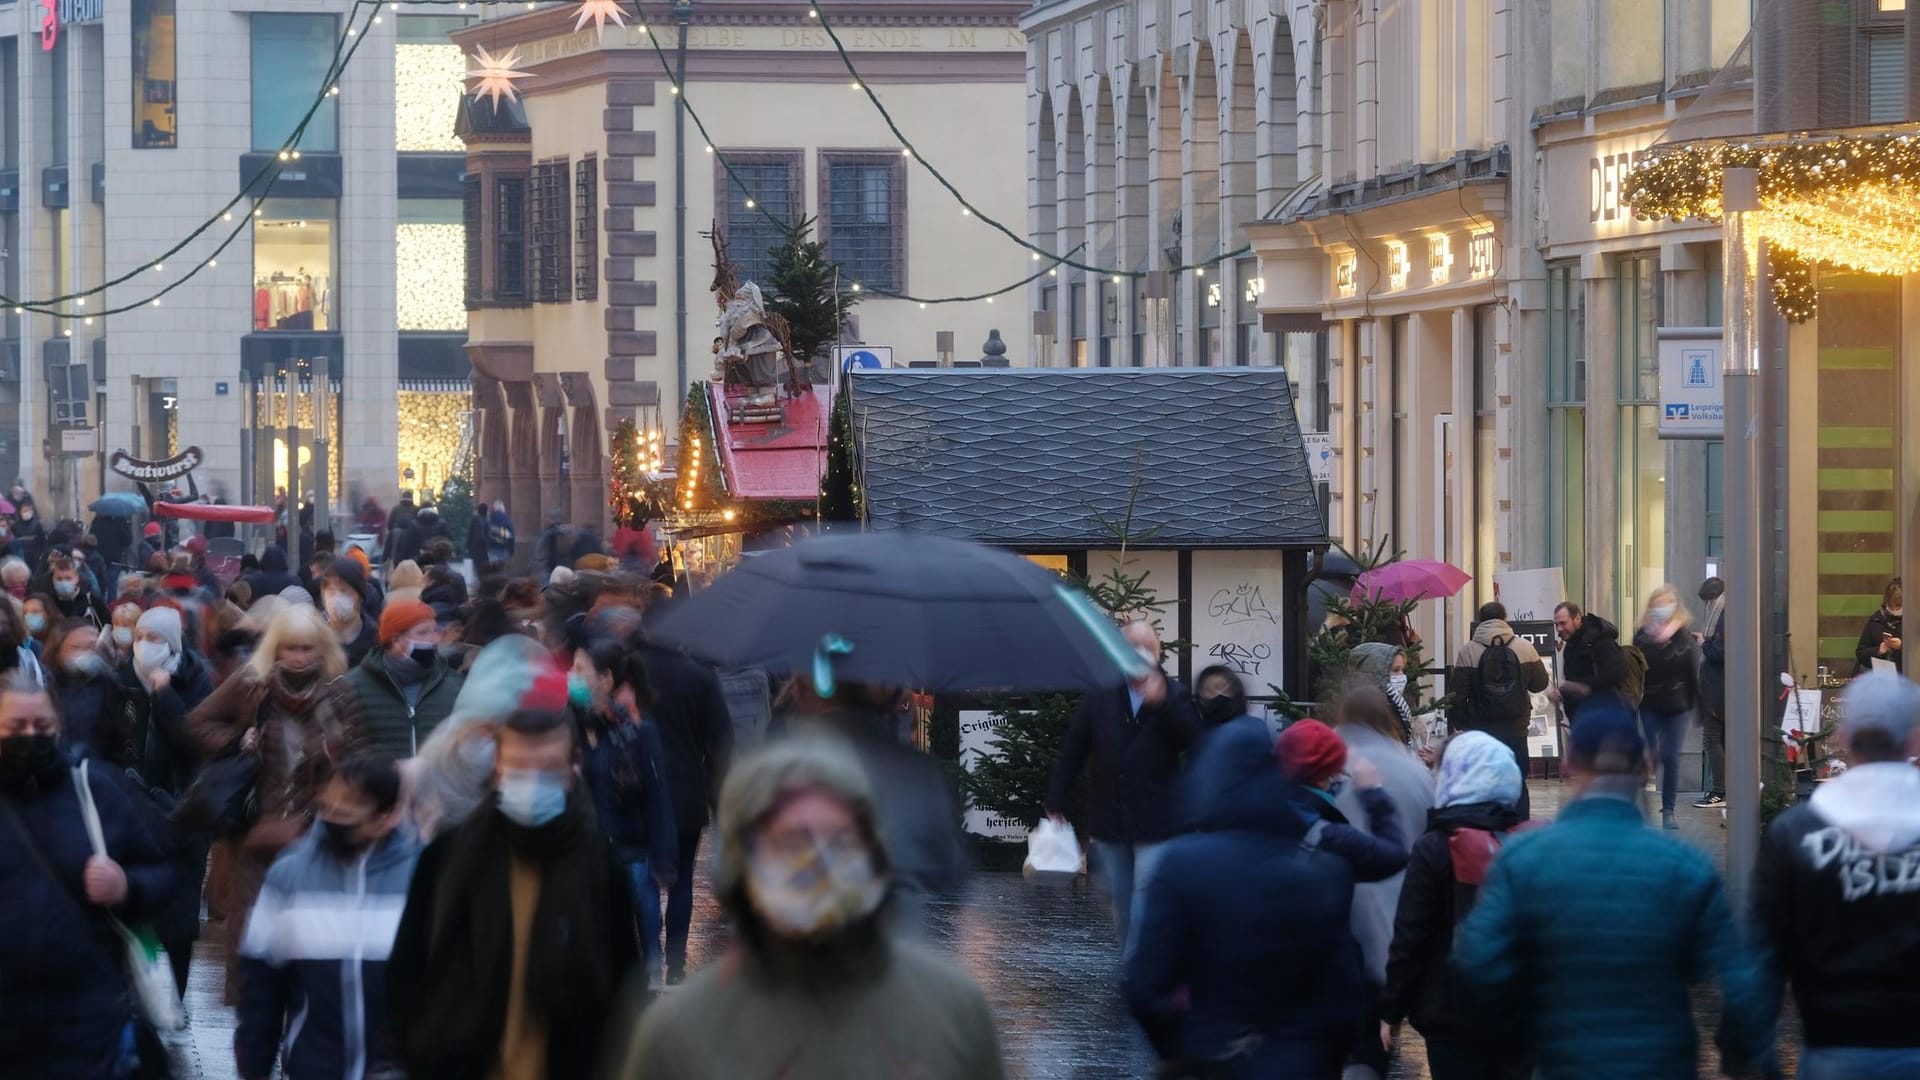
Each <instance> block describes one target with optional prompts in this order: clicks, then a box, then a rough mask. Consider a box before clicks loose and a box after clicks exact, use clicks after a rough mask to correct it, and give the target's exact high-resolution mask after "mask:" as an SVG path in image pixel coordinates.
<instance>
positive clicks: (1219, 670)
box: [1193, 664, 1280, 736]
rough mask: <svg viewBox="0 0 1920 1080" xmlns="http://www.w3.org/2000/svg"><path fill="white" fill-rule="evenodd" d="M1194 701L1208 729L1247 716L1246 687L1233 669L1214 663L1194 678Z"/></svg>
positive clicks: (1275, 732)
mask: <svg viewBox="0 0 1920 1080" xmlns="http://www.w3.org/2000/svg"><path fill="white" fill-rule="evenodd" d="M1193 703H1194V707H1195V708H1196V709H1198V710H1199V712H1200V722H1201V723H1202V724H1204V725H1206V726H1207V728H1209V729H1212V728H1217V727H1219V726H1220V725H1222V724H1225V723H1227V722H1229V721H1233V720H1238V719H1240V718H1241V717H1243V716H1245V715H1247V687H1246V684H1245V683H1242V682H1241V681H1240V676H1239V675H1238V674H1237V673H1235V672H1234V670H1233V669H1232V668H1230V667H1227V666H1226V665H1225V664H1215V665H1213V666H1212V667H1209V668H1207V669H1205V670H1203V671H1201V672H1200V677H1199V678H1197V679H1195V680H1194V681H1193ZM1279 733H1280V732H1279V729H1278V728H1275V729H1273V734H1274V735H1276V736H1277V735H1279Z"/></svg>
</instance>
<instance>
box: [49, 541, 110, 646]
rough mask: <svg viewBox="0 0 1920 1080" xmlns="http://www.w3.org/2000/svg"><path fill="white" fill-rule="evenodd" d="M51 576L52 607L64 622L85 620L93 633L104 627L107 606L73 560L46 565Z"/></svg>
mask: <svg viewBox="0 0 1920 1080" xmlns="http://www.w3.org/2000/svg"><path fill="white" fill-rule="evenodd" d="M48 570H49V571H51V573H52V576H53V603H54V606H55V607H56V608H58V609H59V613H60V617H61V618H63V619H84V620H86V621H87V622H88V623H90V624H92V626H93V628H94V629H95V630H98V629H100V628H101V627H103V626H106V625H107V605H106V602H105V601H103V600H102V599H100V594H99V593H96V592H94V591H93V587H92V586H91V585H89V584H88V583H87V576H86V575H85V574H83V573H81V567H80V563H79V562H77V561H76V560H74V559H72V558H59V557H56V558H54V559H53V560H52V561H51V562H50V563H49V564H48Z"/></svg>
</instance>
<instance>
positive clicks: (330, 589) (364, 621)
mask: <svg viewBox="0 0 1920 1080" xmlns="http://www.w3.org/2000/svg"><path fill="white" fill-rule="evenodd" d="M366 584H367V579H366V575H365V573H364V572H362V571H361V569H360V564H359V563H357V562H354V561H353V560H351V559H335V560H334V562H333V569H331V570H329V571H327V574H326V576H325V577H323V578H321V579H320V610H321V611H323V612H325V613H326V616H327V625H328V626H329V627H331V628H332V629H333V634H334V636H335V637H336V638H338V639H339V640H340V647H341V648H342V649H344V650H346V654H347V666H348V667H350V668H357V667H359V666H360V662H361V661H362V660H365V659H366V658H367V656H368V654H370V653H372V652H373V651H374V649H375V648H377V647H378V646H379V644H380V628H379V626H378V625H377V624H376V623H375V622H374V619H373V616H372V615H370V614H368V613H367V611H366V610H365V608H366V599H367V595H366Z"/></svg>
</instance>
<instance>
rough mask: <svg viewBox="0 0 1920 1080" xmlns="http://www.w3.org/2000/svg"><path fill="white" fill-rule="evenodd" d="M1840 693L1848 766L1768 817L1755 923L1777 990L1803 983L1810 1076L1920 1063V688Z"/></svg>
mask: <svg viewBox="0 0 1920 1080" xmlns="http://www.w3.org/2000/svg"><path fill="white" fill-rule="evenodd" d="M1841 701H1842V705H1843V709H1842V712H1841V715H1842V716H1843V717H1844V719H1843V720H1842V721H1841V728H1840V738H1841V741H1842V742H1844V743H1845V745H1846V748H1847V761H1848V763H1849V767H1848V769H1847V771H1846V772H1844V773H1841V774H1840V775H1839V776H1836V777H1834V778H1833V779H1832V780H1830V781H1828V782H1826V783H1825V784H1822V785H1820V788H1819V790H1817V791H1815V792H1814V793H1813V798H1812V799H1810V800H1808V801H1806V802H1803V803H1801V804H1800V805H1798V806H1796V807H1794V808H1792V809H1791V810H1788V811H1787V812H1786V813H1784V814H1781V815H1780V817H1779V818H1778V819H1776V820H1775V821H1774V823H1773V826H1772V827H1771V828H1769V829H1768V830H1767V833H1766V837H1765V838H1764V840H1763V841H1762V843H1761V848H1760V858H1759V861H1758V863H1757V865H1756V866H1755V868H1754V875H1753V916H1754V923H1755V928H1756V929H1757V931H1758V933H1759V936H1760V938H1761V940H1762V942H1763V944H1764V945H1765V946H1766V952H1767V956H1768V959H1769V960H1770V964H1769V965H1768V981H1769V988H1770V989H1771V990H1773V992H1774V996H1775V999H1776V1002H1777V1000H1778V997H1779V988H1780V984H1781V982H1782V981H1783V980H1784V981H1790V982H1791V983H1792V984H1793V1000H1794V1002H1795V1004H1796V1005H1797V1006H1798V1007H1799V1013H1800V1021H1801V1025H1802V1029H1803V1032H1804V1037H1805V1040H1806V1050H1805V1051H1804V1052H1803V1053H1802V1055H1801V1058H1800V1075H1801V1076H1803V1077H1806V1078H1807V1080H1819V1078H1823V1077H1836V1076H1920V1028H1917V1027H1916V1026H1915V1025H1914V1023H1913V1016H1914V1015H1915V1010H1916V1009H1920V876H1916V874H1915V873H1914V868H1915V867H1917V866H1920V770H1917V769H1915V768H1914V767H1913V766H1912V765H1909V764H1908V763H1907V759H1908V758H1910V757H1912V756H1914V755H1915V754H1920V691H1916V690H1915V689H1914V686H1913V684H1912V683H1909V682H1907V681H1906V680H1904V679H1902V678H1901V677H1899V676H1898V675H1895V674H1893V673H1891V672H1872V673H1869V674H1866V675H1863V676H1861V677H1860V678H1858V679H1855V680H1854V681H1853V683H1852V685H1850V686H1848V687H1847V689H1846V691H1845V693H1844V694H1842V696H1841Z"/></svg>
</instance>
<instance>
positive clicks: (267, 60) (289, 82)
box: [253, 13, 340, 152]
mask: <svg viewBox="0 0 1920 1080" xmlns="http://www.w3.org/2000/svg"><path fill="white" fill-rule="evenodd" d="M338 34H339V29H338V23H337V22H336V20H335V19H334V17H333V16H332V15H269V14H265V13H258V14H255V15H254V16H253V148H254V149H255V150H278V149H280V147H281V146H283V145H284V144H285V143H286V141H287V138H288V137H289V136H291V135H292V134H293V132H294V129H295V128H298V127H299V126H300V120H301V118H302V117H304V116H305V115H306V114H307V109H308V108H309V107H310V106H312V105H313V99H314V97H315V96H316V95H318V94H319V93H320V91H321V90H323V89H325V87H326V82H327V74H328V72H329V70H330V69H331V68H332V66H333V54H334V50H335V46H336V44H337V42H336V40H335V39H336V36H337V35H338ZM338 101H339V99H338V98H334V97H327V98H325V99H323V100H322V101H321V103H320V107H319V109H317V110H316V111H315V112H314V114H313V121H312V122H311V123H309V124H308V125H307V130H306V132H305V133H304V134H302V135H301V137H300V149H302V150H314V151H328V152H330V151H337V150H339V149H340V132H339V122H338V115H339V110H338V104H337V103H338Z"/></svg>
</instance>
